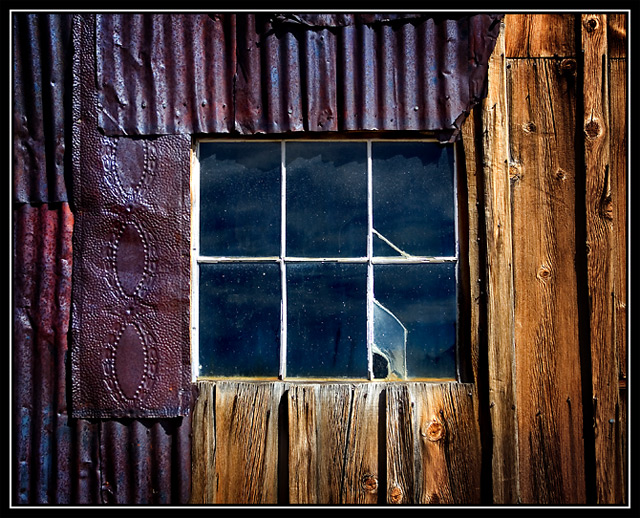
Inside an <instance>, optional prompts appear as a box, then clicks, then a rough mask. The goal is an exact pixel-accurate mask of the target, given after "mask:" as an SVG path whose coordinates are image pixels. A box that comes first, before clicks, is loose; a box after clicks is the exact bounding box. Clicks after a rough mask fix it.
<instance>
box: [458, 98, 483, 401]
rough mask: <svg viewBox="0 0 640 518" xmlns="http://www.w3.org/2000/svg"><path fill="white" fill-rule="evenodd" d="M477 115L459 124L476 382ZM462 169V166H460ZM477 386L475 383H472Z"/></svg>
mask: <svg viewBox="0 0 640 518" xmlns="http://www.w3.org/2000/svg"><path fill="white" fill-rule="evenodd" d="M478 119H479V115H478V114H477V112H476V110H472V111H471V112H470V113H469V116H468V117H467V119H466V120H465V122H464V123H463V125H462V129H461V133H462V147H463V154H464V173H466V174H465V175H464V176H465V178H464V180H461V181H464V182H465V184H466V194H467V207H468V210H467V232H468V237H467V243H468V244H467V258H468V265H467V267H468V272H469V273H468V277H469V279H468V286H469V294H468V307H469V323H468V325H469V335H468V336H469V348H470V355H469V356H470V360H471V370H472V378H471V380H468V381H474V382H476V383H477V382H478V365H479V361H480V333H481V326H482V323H481V311H482V310H481V301H482V294H481V286H480V279H481V276H482V273H481V272H482V270H481V254H482V253H483V251H482V249H481V246H480V242H481V239H482V235H483V230H482V228H481V224H482V223H481V221H480V216H479V208H480V207H481V204H482V196H481V193H480V189H481V188H482V149H481V146H480V135H478V131H477V126H478V124H477V123H478V122H479V120H478ZM461 169H462V168H461ZM462 381H465V380H462ZM475 388H476V390H477V387H475Z"/></svg>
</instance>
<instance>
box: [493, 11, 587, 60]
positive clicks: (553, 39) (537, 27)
mask: <svg viewBox="0 0 640 518" xmlns="http://www.w3.org/2000/svg"><path fill="white" fill-rule="evenodd" d="M574 19H575V16H574V15H573V14H538V13H536V14H507V15H506V16H505V25H506V34H505V35H506V41H505V53H506V56H507V58H526V57H553V56H559V57H569V56H575V36H574V35H575V29H574V23H575V22H574Z"/></svg>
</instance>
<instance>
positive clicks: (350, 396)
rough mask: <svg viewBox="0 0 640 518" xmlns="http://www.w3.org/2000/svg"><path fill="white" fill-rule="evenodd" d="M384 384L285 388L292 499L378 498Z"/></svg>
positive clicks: (344, 501)
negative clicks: (286, 392) (381, 403)
mask: <svg viewBox="0 0 640 518" xmlns="http://www.w3.org/2000/svg"><path fill="white" fill-rule="evenodd" d="M383 386H384V384H379V383H363V384H357V385H350V384H303V385H296V386H292V387H291V389H290V391H289V397H288V402H289V403H288V407H289V466H290V469H289V473H290V478H289V499H290V502H291V503H297V504H312V503H322V504H326V505H332V504H375V503H377V502H378V486H379V469H378V428H379V419H380V416H379V405H380V403H379V398H380V393H381V390H382V387H383Z"/></svg>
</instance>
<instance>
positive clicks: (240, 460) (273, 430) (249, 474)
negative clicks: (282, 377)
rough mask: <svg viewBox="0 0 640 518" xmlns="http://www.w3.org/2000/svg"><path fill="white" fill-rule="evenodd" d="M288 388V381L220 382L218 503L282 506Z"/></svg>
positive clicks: (217, 403)
mask: <svg viewBox="0 0 640 518" xmlns="http://www.w3.org/2000/svg"><path fill="white" fill-rule="evenodd" d="M284 390H285V386H284V384H283V383H248V382H217V383H216V389H215V456H216V458H215V481H214V483H215V495H214V503H217V504H223V503H224V504H275V503H277V497H278V471H277V470H278V425H279V423H278V407H279V404H280V399H281V398H282V396H283V393H284Z"/></svg>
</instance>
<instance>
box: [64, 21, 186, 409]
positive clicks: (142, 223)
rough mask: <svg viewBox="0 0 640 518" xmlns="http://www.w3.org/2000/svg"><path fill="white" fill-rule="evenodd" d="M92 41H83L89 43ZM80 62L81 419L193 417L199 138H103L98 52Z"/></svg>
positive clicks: (77, 277) (77, 272)
mask: <svg viewBox="0 0 640 518" xmlns="http://www.w3.org/2000/svg"><path fill="white" fill-rule="evenodd" d="M83 27H85V29H87V32H85V33H83V34H77V35H75V36H76V38H83V37H84V38H88V39H89V41H91V40H92V37H91V36H89V31H91V30H92V28H91V27H87V25H85V24H83ZM76 48H79V49H81V51H80V54H79V55H78V56H77V61H76V63H75V69H74V76H75V77H76V79H77V84H78V88H77V89H76V91H74V110H76V112H77V113H79V114H80V116H79V117H78V118H76V119H75V123H74V149H73V151H74V156H75V158H74V165H75V170H74V174H73V178H74V192H75V194H76V200H75V201H76V206H77V210H76V225H75V227H76V228H75V233H74V297H73V312H72V337H73V341H72V348H71V366H72V378H71V381H72V402H73V407H72V412H73V415H74V416H75V417H169V416H176V415H183V414H184V413H186V412H187V411H188V404H189V398H190V383H191V380H190V358H189V328H188V323H189V321H188V319H189V204H190V201H189V164H190V144H191V142H190V138H189V137H188V136H186V135H179V136H163V137H159V138H144V139H140V138H136V139H133V138H128V137H106V136H104V135H102V134H101V133H100V131H99V129H98V110H97V101H98V95H97V93H96V90H95V81H93V78H94V77H95V76H94V72H93V71H94V66H95V54H94V49H93V47H92V45H90V44H86V43H85V42H80V41H76Z"/></svg>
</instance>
